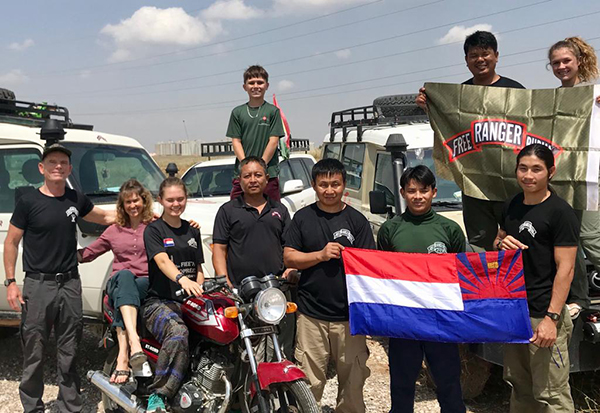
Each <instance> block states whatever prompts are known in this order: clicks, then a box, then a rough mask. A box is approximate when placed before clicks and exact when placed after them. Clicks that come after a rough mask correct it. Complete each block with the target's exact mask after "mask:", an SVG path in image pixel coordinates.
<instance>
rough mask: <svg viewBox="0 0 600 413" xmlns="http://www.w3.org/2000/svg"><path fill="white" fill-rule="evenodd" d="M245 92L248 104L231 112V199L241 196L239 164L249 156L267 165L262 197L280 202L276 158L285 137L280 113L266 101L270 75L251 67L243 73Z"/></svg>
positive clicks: (263, 70) (256, 67)
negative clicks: (232, 163) (234, 158)
mask: <svg viewBox="0 0 600 413" xmlns="http://www.w3.org/2000/svg"><path fill="white" fill-rule="evenodd" d="M243 88H244V90H245V91H246V93H248V102H247V103H244V104H243V105H240V106H237V107H236V108H234V109H233V110H232V111H231V117H230V118H229V126H228V127H227V137H228V138H231V140H232V146H233V152H234V153H235V157H236V160H235V176H236V177H235V178H234V180H233V188H232V189H231V195H230V197H231V199H235V198H237V197H238V196H239V195H241V193H242V188H241V187H240V180H239V178H238V175H239V173H240V162H241V161H242V160H244V158H246V157H248V156H258V157H259V158H262V159H263V160H264V161H265V163H266V164H267V173H268V174H269V180H268V182H267V187H266V188H265V194H266V195H267V196H268V197H269V198H272V199H274V200H276V201H279V199H280V198H281V195H280V193H279V178H278V177H277V176H278V175H279V156H278V153H277V148H278V144H279V138H281V137H282V136H284V135H285V132H284V130H283V123H282V122H281V114H280V113H279V109H277V108H276V107H275V106H273V105H271V104H270V103H269V102H266V101H265V93H266V91H267V89H268V88H269V74H268V73H267V71H266V70H265V69H264V68H263V67H262V66H258V65H254V66H250V67H249V68H248V69H246V71H245V72H244V86H243Z"/></svg>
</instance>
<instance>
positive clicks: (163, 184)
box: [158, 176, 188, 198]
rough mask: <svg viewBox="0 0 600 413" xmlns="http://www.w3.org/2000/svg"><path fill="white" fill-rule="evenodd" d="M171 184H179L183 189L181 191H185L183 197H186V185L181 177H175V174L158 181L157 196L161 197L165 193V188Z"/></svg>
mask: <svg viewBox="0 0 600 413" xmlns="http://www.w3.org/2000/svg"><path fill="white" fill-rule="evenodd" d="M171 186H180V187H181V188H182V189H183V192H184V193H185V197H186V198H187V197H188V190H187V187H186V186H185V184H184V183H183V181H182V180H181V178H177V177H175V176H170V177H168V178H167V179H165V180H164V181H162V182H161V183H160V187H159V188H158V196H159V197H160V198H162V197H163V194H164V193H165V189H166V188H169V187H171Z"/></svg>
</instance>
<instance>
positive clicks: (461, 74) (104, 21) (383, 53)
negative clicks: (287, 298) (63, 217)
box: [0, 0, 600, 152]
mask: <svg viewBox="0 0 600 413" xmlns="http://www.w3.org/2000/svg"><path fill="white" fill-rule="evenodd" d="M599 18H600V3H599V2H598V1H597V0H578V1H577V2H574V1H569V2H564V1H558V0H504V1H488V0H473V1H471V0H201V1H191V0H189V1H186V2H182V1H180V2H176V1H170V0H156V1H151V0H147V1H139V0H128V1H105V2H93V3H92V2H83V1H78V0H63V1H60V2H48V1H45V0H30V1H27V2H9V3H6V4H4V5H3V24H2V28H1V29H0V32H1V33H2V36H1V37H0V38H1V39H2V41H1V42H0V53H2V59H1V62H2V65H1V66H0V87H6V88H10V89H12V90H14V91H15V93H16V95H17V98H18V99H20V100H31V101H38V102H39V101H48V102H51V103H56V104H59V105H61V106H67V107H68V108H69V110H70V113H71V117H72V119H73V121H74V122H77V123H91V124H94V125H95V129H96V130H99V131H105V132H111V133H117V134H123V135H128V136H132V137H134V138H136V139H138V140H139V141H140V142H142V144H144V145H145V146H146V148H147V149H148V150H149V151H151V152H152V151H153V150H154V143H156V142H158V141H166V140H182V139H187V137H188V136H189V139H198V140H202V141H205V142H212V141H218V140H222V139H224V137H225V131H226V128H227V122H228V119H229V114H230V111H231V109H232V108H233V107H234V106H236V105H237V104H241V103H244V102H245V101H246V100H247V95H246V94H245V92H244V91H243V90H242V87H241V86H242V82H243V80H242V73H243V71H244V69H245V68H246V67H247V66H249V65H251V64H262V65H264V66H265V68H266V69H267V70H268V71H269V74H270V88H269V91H268V92H267V97H268V100H271V97H272V94H273V93H275V94H276V95H277V100H278V103H279V104H280V106H281V107H282V108H283V110H284V112H285V113H286V115H287V117H288V121H289V123H290V126H291V130H292V135H293V136H295V137H303V138H309V139H310V140H311V141H313V142H317V143H318V142H321V141H322V140H323V137H324V135H325V134H326V133H327V131H328V122H329V120H330V118H331V113H332V112H333V111H337V110H342V109H346V108H351V107H357V106H365V105H369V104H371V103H372V101H373V99H375V98H376V97H378V96H382V95H390V94H404V93H415V92H416V91H417V90H418V89H419V87H420V86H421V85H422V84H423V83H424V82H425V81H436V82H449V83H456V82H461V81H464V80H466V79H467V78H469V77H470V73H469V72H468V70H467V68H466V66H465V63H464V54H463V52H462V42H463V40H464V37H465V35H467V34H469V33H471V32H472V31H474V30H478V29H479V30H489V31H492V32H493V33H495V34H496V35H497V36H498V39H499V51H500V62H499V65H498V68H497V71H498V73H500V74H501V75H504V76H508V77H511V78H513V79H515V80H518V81H519V82H521V83H523V84H524V85H525V86H526V87H528V88H553V87H556V86H558V81H557V80H556V79H555V78H554V76H553V75H552V73H551V72H550V71H548V70H547V68H546V63H547V62H546V54H547V49H548V47H549V46H550V45H551V44H552V43H554V42H556V41H557V40H560V39H563V38H565V37H567V36H573V35H579V36H582V37H583V38H584V39H587V40H588V41H589V43H590V44H591V45H592V46H594V47H595V48H598V47H600V25H598V21H599ZM186 129H187V132H186Z"/></svg>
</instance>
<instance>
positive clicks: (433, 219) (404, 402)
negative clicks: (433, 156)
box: [377, 165, 466, 413]
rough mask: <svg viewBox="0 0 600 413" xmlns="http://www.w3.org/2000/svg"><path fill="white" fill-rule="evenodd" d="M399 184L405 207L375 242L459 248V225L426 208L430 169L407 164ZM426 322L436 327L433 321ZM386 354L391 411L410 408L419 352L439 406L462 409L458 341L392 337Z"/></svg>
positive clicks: (416, 248)
mask: <svg viewBox="0 0 600 413" xmlns="http://www.w3.org/2000/svg"><path fill="white" fill-rule="evenodd" d="M400 186H401V194H402V197H403V198H404V199H405V201H406V211H405V212H404V213H403V214H402V215H398V216H396V217H394V218H393V219H391V220H388V221H386V222H385V223H384V224H383V225H382V226H381V229H380V230H379V233H378V234H377V248H378V249H380V250H384V251H394V252H414V253H425V254H445V253H457V252H464V251H465V246H466V240H465V236H464V234H463V232H462V229H461V228H460V226H458V224H457V223H456V222H454V221H451V220H449V219H448V218H445V217H443V216H441V215H438V214H437V213H436V212H435V211H434V210H433V209H432V208H431V203H432V201H433V198H435V196H436V194H437V189H436V187H435V176H434V175H433V172H431V170H430V169H429V168H427V167H426V166H425V165H418V166H416V167H414V168H408V169H406V171H404V173H403V174H402V177H401V178H400ZM415 322H418V320H415ZM430 327H431V328H436V326H434V325H432V326H430ZM388 355H389V366H390V393H391V398H392V408H391V410H390V413H400V412H412V411H413V406H414V402H415V382H416V380H417V377H418V376H419V371H420V370H421V364H422V362H423V356H425V358H426V359H427V365H428V367H429V371H430V372H431V375H432V376H433V380H434V381H435V384H436V393H437V398H438V402H439V404H440V407H441V409H442V412H448V413H464V412H465V411H466V408H465V405H464V403H463V401H462V391H461V388H460V357H459V354H458V345H457V344H455V343H437V342H432V341H418V340H406V339H400V338H392V337H391V338H390V344H389V350H388Z"/></svg>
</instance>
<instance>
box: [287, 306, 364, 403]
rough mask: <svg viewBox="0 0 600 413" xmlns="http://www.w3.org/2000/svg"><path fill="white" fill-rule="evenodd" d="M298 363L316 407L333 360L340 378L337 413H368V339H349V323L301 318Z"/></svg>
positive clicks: (304, 316) (298, 323) (297, 345)
mask: <svg viewBox="0 0 600 413" xmlns="http://www.w3.org/2000/svg"><path fill="white" fill-rule="evenodd" d="M297 327H298V329H297V332H296V352H295V355H296V362H297V363H298V365H299V366H300V368H301V369H302V371H304V374H306V377H307V378H308V380H309V382H310V390H311V391H312V393H313V395H314V396H315V399H316V400H317V403H319V404H320V403H321V398H322V397H323V389H324V388H325V383H326V382H327V377H326V374H327V364H328V362H329V359H330V358H331V359H332V360H333V361H334V363H335V369H336V371H337V376H338V382H339V385H338V394H337V404H336V408H335V412H336V413H365V411H366V410H365V402H364V399H363V387H364V384H365V380H366V379H367V377H369V375H370V373H371V371H370V370H369V368H368V367H367V359H368V358H369V349H368V348H367V341H366V338H365V336H352V335H350V326H349V323H348V322H347V321H346V322H330V321H323V320H318V319H316V318H312V317H309V316H307V315H304V314H300V313H299V314H298V321H297Z"/></svg>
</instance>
